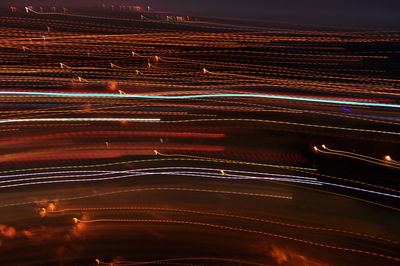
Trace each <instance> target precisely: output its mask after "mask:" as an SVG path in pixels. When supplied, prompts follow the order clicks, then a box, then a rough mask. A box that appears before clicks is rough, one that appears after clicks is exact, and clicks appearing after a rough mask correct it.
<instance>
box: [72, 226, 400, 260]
mask: <svg viewBox="0 0 400 266" xmlns="http://www.w3.org/2000/svg"><path fill="white" fill-rule="evenodd" d="M73 222H74V223H84V224H91V223H167V224H171V223H172V224H181V225H195V226H202V227H209V228H216V229H223V230H229V231H238V232H245V233H251V234H258V235H264V236H269V237H276V238H280V239H285V240H291V241H295V242H300V243H304V244H309V245H313V246H319V247H325V248H330V249H337V250H341V251H348V252H354V253H358V254H363V255H371V256H378V257H381V258H385V259H389V260H393V261H400V258H397V257H392V256H387V255H384V254H380V253H376V252H370V251H365V250H359V249H353V248H345V247H339V246H333V245H330V244H324V243H318V242H313V241H308V240H304V239H300V238H295V237H291V236H286V235H280V234H274V233H268V232H264V231H256V230H252V229H245V228H239V227H232V226H226V225H220V224H213V223H203V222H195V221H187V220H161V219H159V220H157V219H93V220H80V219H77V218H73Z"/></svg>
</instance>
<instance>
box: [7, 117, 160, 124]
mask: <svg viewBox="0 0 400 266" xmlns="http://www.w3.org/2000/svg"><path fill="white" fill-rule="evenodd" d="M69 121H71V122H77V121H82V122H123V121H126V122H143V123H154V122H160V121H161V119H159V118H104V117H102V118H84V117H77V118H26V119H2V120H0V123H3V124H4V123H30V122H69Z"/></svg>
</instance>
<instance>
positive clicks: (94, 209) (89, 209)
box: [42, 206, 400, 244]
mask: <svg viewBox="0 0 400 266" xmlns="http://www.w3.org/2000/svg"><path fill="white" fill-rule="evenodd" d="M42 211H43V212H45V213H49V214H54V215H57V214H60V213H66V212H97V211H101V212H103V211H104V212H107V211H158V212H182V213H189V214H200V215H211V216H221V217H225V218H233V219H242V220H249V221H256V222H261V223H271V224H277V225H281V226H285V227H293V228H298V229H305V230H316V231H331V232H338V233H343V234H349V235H356V236H361V237H366V238H372V239H379V240H382V241H385V242H389V243H393V244H400V242H398V241H396V240H392V239H387V238H382V237H379V236H375V235H371V234H366V233H359V232H353V231H347V230H342V229H337V228H325V227H314V226H307V225H299V224H293V223H286V222H281V221H278V220H272V219H264V218H257V217H250V216H243V215H236V214H229V213H220V212H214V211H213V212H210V211H199V210H191V209H190V210H189V209H177V208H164V207H142V206H133V207H132V206H127V207H87V208H67V209H60V210H57V209H51V208H43V209H42Z"/></svg>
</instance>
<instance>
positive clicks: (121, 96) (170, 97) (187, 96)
mask: <svg viewBox="0 0 400 266" xmlns="http://www.w3.org/2000/svg"><path fill="white" fill-rule="evenodd" d="M0 94H3V95H25V96H58V97H106V98H138V99H158V100H180V99H199V98H200V99H202V98H267V99H278V100H293V101H305V102H314V103H328V104H344V105H358V106H367V107H385V108H400V105H398V104H386V103H368V102H348V101H337V100H326V99H317V98H306V97H293V96H280V95H268V94H233V93H232V94H203V95H178V96H156V95H135V94H108V93H64V92H34V91H24V92H22V91H0Z"/></svg>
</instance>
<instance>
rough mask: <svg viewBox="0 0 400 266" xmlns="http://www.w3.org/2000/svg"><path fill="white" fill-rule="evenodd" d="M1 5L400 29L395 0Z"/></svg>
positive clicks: (10, 0)
mask: <svg viewBox="0 0 400 266" xmlns="http://www.w3.org/2000/svg"><path fill="white" fill-rule="evenodd" d="M1 2H2V5H12V4H14V5H28V4H30V5H57V6H61V5H64V6H73V5H86V6H88V5H97V6H100V5H101V4H103V3H104V4H117V5H118V4H122V5H137V4H139V5H144V4H145V5H150V6H151V7H153V8H154V9H158V10H168V11H177V12H185V13H186V12H188V13H191V14H196V15H210V16H228V17H241V18H254V19H261V20H274V21H282V22H289V23H294V24H321V25H331V26H340V27H347V28H358V27H365V28H371V29H391V30H400V15H399V11H400V1H399V0H3V1H1Z"/></svg>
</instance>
